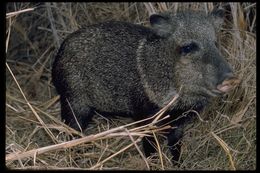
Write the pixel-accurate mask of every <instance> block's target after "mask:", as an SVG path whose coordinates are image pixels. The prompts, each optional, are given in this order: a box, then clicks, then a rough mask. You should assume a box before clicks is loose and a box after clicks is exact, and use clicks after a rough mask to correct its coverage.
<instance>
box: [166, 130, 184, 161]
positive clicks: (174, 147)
mask: <svg viewBox="0 0 260 173" xmlns="http://www.w3.org/2000/svg"><path fill="white" fill-rule="evenodd" d="M183 128H184V126H183V125H181V126H177V127H176V129H173V130H171V131H170V133H169V134H168V136H167V137H168V146H169V149H170V152H171V154H172V156H173V158H172V162H173V163H174V164H175V163H176V162H177V161H178V160H179V158H180V152H181V138H182V137H183Z"/></svg>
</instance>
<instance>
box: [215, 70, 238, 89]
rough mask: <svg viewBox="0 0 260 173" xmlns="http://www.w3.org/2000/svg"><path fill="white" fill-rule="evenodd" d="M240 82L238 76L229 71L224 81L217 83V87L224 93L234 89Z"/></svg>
mask: <svg viewBox="0 0 260 173" xmlns="http://www.w3.org/2000/svg"><path fill="white" fill-rule="evenodd" d="M239 83H240V80H239V79H238V78H237V77H235V76H234V75H233V73H228V74H226V75H225V78H224V80H223V81H222V83H221V84H218V85H217V89H218V90H219V91H221V92H222V93H226V92H229V91H230V90H232V89H234V88H235V87H236V86H237V85H238V84H239Z"/></svg>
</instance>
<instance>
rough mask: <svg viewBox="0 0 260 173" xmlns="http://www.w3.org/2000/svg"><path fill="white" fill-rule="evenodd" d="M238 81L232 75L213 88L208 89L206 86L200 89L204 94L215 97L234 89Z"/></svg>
mask: <svg viewBox="0 0 260 173" xmlns="http://www.w3.org/2000/svg"><path fill="white" fill-rule="evenodd" d="M239 83H240V80H239V79H238V78H236V77H232V78H229V79H227V80H224V81H223V82H222V83H221V84H218V85H217V87H216V88H215V89H209V88H206V87H202V88H201V89H202V91H203V93H204V94H206V95H208V96H212V97H217V96H221V95H223V94H225V93H228V92H229V91H231V90H232V89H234V88H235V87H236V86H237V85H238V84H239Z"/></svg>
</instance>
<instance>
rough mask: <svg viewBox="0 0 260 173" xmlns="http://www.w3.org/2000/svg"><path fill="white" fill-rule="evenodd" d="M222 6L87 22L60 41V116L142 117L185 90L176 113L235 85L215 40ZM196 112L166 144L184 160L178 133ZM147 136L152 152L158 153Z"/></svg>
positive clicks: (71, 119) (75, 121)
mask: <svg viewBox="0 0 260 173" xmlns="http://www.w3.org/2000/svg"><path fill="white" fill-rule="evenodd" d="M223 16H224V11H223V10H222V9H217V8H216V9H214V10H213V11H212V12H211V13H210V14H208V15H206V14H204V13H203V12H193V11H183V12H178V13H177V14H173V13H171V12H164V13H161V14H153V15H151V16H150V24H151V27H144V26H141V25H136V24H131V23H127V22H116V21H109V22H104V23H100V24H95V25H91V26H86V27H83V28H81V29H79V30H78V31H76V32H74V33H72V34H71V35H69V36H68V37H67V38H66V39H65V40H64V42H63V43H62V45H61V47H60V49H59V51H58V54H57V56H56V59H55V61H54V64H53V71H52V77H53V83H54V85H55V87H56V89H57V92H58V93H59V94H60V102H61V117H62V119H63V120H65V123H66V124H68V125H69V126H71V127H73V128H75V129H77V130H80V129H85V128H86V127H87V124H88V123H89V121H90V120H91V118H92V116H93V114H94V111H96V112H100V113H102V115H104V116H106V115H110V114H113V115H123V116H128V117H132V118H133V119H134V120H140V119H143V118H147V117H148V116H150V115H153V114H154V113H155V112H156V111H158V110H159V109H161V108H162V107H164V106H165V105H167V104H168V103H169V101H170V100H171V99H172V98H173V97H174V96H175V95H176V94H177V93H178V91H180V88H181V92H180V93H179V94H180V96H179V98H178V100H177V102H176V103H175V104H174V106H173V107H172V108H171V109H170V110H169V111H168V112H167V113H169V114H170V115H171V118H172V119H175V118H177V117H180V115H181V114H182V113H184V112H186V111H188V110H190V109H194V110H196V111H200V110H202V109H203V107H205V106H206V105H207V103H208V102H209V101H210V98H212V97H215V96H219V95H221V94H223V93H226V92H227V91H229V90H230V89H232V88H233V87H234V86H235V85H236V84H237V83H238V81H239V80H238V79H237V78H236V77H234V75H233V72H232V69H231V67H230V66H229V64H228V63H227V62H226V60H225V59H224V58H223V56H222V55H221V53H220V51H219V49H218V48H217V45H216V41H217V39H216V32H217V31H218V30H219V28H220V26H221V23H222V22H223ZM191 116H193V113H192V112H191V113H189V114H188V115H186V116H183V117H182V118H179V119H178V120H175V121H172V122H171V123H170V125H171V126H174V127H176V128H172V130H170V131H169V132H168V135H167V136H168V145H169V148H170V151H171V153H172V154H173V161H176V160H178V159H179V154H180V144H179V143H178V141H179V139H180V138H181V137H182V134H183V126H184V124H185V122H186V121H188V120H189V117H191ZM153 141H154V139H153V138H152V137H149V138H144V139H143V148H144V151H145V154H146V156H149V155H150V154H151V153H152V152H155V148H154V147H153V145H152V144H151V142H153Z"/></svg>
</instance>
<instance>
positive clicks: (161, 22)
mask: <svg viewBox="0 0 260 173" xmlns="http://www.w3.org/2000/svg"><path fill="white" fill-rule="evenodd" d="M150 23H151V26H152V27H153V29H154V30H155V31H156V33H157V34H158V35H159V36H161V37H167V36H168V35H169V34H170V30H171V25H170V18H169V16H167V15H163V14H152V15H151V16H150Z"/></svg>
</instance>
